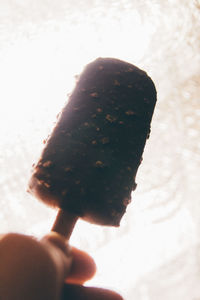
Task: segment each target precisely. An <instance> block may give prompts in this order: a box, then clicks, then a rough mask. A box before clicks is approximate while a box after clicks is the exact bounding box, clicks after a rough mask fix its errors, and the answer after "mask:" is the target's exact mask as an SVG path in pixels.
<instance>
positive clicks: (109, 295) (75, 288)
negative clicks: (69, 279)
mask: <svg viewBox="0 0 200 300" xmlns="http://www.w3.org/2000/svg"><path fill="white" fill-rule="evenodd" d="M61 299H62V300H71V299H73V300H123V298H122V297H121V296H120V295H119V294H117V293H115V292H113V291H110V290H106V289H101V288H94V287H84V286H81V285H73V284H66V285H64V288H63V293H62V297H61Z"/></svg>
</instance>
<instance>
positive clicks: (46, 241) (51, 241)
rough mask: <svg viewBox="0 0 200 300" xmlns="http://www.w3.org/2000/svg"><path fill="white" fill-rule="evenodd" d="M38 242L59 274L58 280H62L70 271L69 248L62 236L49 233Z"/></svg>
mask: <svg viewBox="0 0 200 300" xmlns="http://www.w3.org/2000/svg"><path fill="white" fill-rule="evenodd" d="M40 242H41V243H42V244H43V246H44V247H45V248H46V250H47V251H48V253H49V254H50V256H51V258H52V260H53V262H54V264H55V266H56V269H57V271H58V273H59V277H60V279H62V280H64V279H65V278H66V277H67V275H68V274H69V273H70V270H71V265H72V250H71V246H70V245H69V244H68V242H67V241H66V239H65V238H64V237H63V236H62V235H60V234H58V233H56V232H50V233H49V234H47V235H45V236H44V237H43V238H42V239H41V241H40Z"/></svg>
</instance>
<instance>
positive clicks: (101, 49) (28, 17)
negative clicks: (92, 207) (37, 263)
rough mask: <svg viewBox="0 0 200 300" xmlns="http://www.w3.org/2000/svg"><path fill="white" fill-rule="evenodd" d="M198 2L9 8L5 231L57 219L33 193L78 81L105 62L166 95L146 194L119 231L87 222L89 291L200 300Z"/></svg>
mask: <svg viewBox="0 0 200 300" xmlns="http://www.w3.org/2000/svg"><path fill="white" fill-rule="evenodd" d="M199 36H200V2H199V1H198V0H196V1H195V0H191V1H188V0H182V1H181V0H151V1H150V0H143V1H136V0H115V1H114V0H87V1H81V0H73V1H72V0H59V1H57V0H0V104H1V105H0V195H1V196H0V201H1V209H0V231H1V232H2V233H3V232H9V231H17V232H21V233H25V234H31V235H35V236H38V237H40V236H42V235H43V234H45V233H47V232H48V231H49V230H50V228H51V224H52V223H53V219H54V217H55V214H56V212H55V211H52V210H51V209H50V208H48V207H46V206H44V205H43V204H42V203H39V202H38V201H37V200H36V199H34V198H32V197H31V196H30V195H28V194H27V193H26V185H27V181H28V178H29V175H30V169H31V165H32V163H33V162H34V161H35V160H37V157H38V156H39V154H40V151H41V149H42V147H43V143H42V141H43V140H44V139H45V138H46V137H47V135H48V133H49V132H50V131H51V128H52V126H53V123H54V122H55V120H56V115H57V113H58V112H59V111H60V109H61V108H62V106H63V105H64V103H65V102H66V101H67V94H68V93H69V92H70V91H71V90H72V88H73V86H74V83H75V75H76V74H78V73H80V72H81V70H82V68H83V67H84V65H85V64H87V63H88V62H90V61H92V60H93V59H95V58H96V57H99V56H105V57H106V56H110V57H116V58H119V59H124V60H127V61H129V62H130V63H133V64H135V65H137V66H138V67H140V68H142V69H144V70H146V71H147V72H148V74H149V75H150V76H151V77H152V79H153V80H154V82H155V84H156V87H157V91H158V104H157V107H156V110H155V114H154V119H153V122H152V134H151V138H150V140H149V141H148V143H147V146H146V148H145V153H144V160H143V164H142V166H141V167H140V169H139V172H138V176H137V183H138V188H137V190H136V192H134V194H133V201H132V204H131V205H130V206H129V208H128V212H127V214H126V216H125V217H124V219H123V221H122V223H121V227H120V228H118V229H115V228H102V227H99V226H94V225H91V224H87V223H84V222H82V221H79V222H78V224H77V226H76V229H75V231H74V233H73V236H72V240H71V242H72V243H73V244H74V245H76V246H78V247H80V248H82V249H84V250H87V251H88V252H89V253H90V254H91V255H93V257H94V258H95V260H96V262H97V266H98V272H97V275H96V277H95V278H94V280H93V281H92V282H90V283H89V284H92V285H98V286H102V287H108V288H113V289H115V290H116V291H118V292H120V293H121V294H122V295H123V296H124V298H125V299H127V300H134V299H135V300H160V299H162V300H199V299H200V244H199V243H200V221H199V220H200V199H199V194H200V185H199V181H200V180H199V167H200V133H199V129H200V39H199Z"/></svg>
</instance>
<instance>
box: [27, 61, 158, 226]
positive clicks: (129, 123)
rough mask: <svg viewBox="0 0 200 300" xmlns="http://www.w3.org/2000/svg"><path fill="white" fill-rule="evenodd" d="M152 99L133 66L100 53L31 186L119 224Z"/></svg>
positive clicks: (81, 212) (60, 203) (51, 199)
mask: <svg viewBox="0 0 200 300" xmlns="http://www.w3.org/2000/svg"><path fill="white" fill-rule="evenodd" d="M155 102H156V90H155V86H154V84H153V82H152V80H151V79H150V77H148V75H147V74H146V73H145V72H144V71H142V70H140V69H139V68H137V67H135V66H133V65H131V64H129V63H126V62H123V61H120V60H117V59H112V58H98V59H96V60H95V61H94V62H92V63H90V64H88V65H87V66H86V67H85V69H84V71H83V72H82V74H81V75H80V77H79V79H78V82H77V84H76V87H75V89H74V90H73V92H72V94H71V96H70V98H69V102H68V104H67V105H66V106H65V107H64V108H63V110H62V112H61V114H60V116H59V119H58V122H57V124H56V126H55V128H54V130H53V132H52V134H51V136H50V137H49V139H48V141H47V143H46V146H45V148H44V150H43V153H42V155H41V158H40V160H39V162H38V163H37V164H36V166H35V168H34V170H33V175H32V178H31V180H30V183H29V191H30V192H31V193H33V194H35V195H36V197H38V198H39V199H41V200H43V201H45V202H46V203H47V204H48V205H53V206H57V207H60V208H63V209H65V210H68V211H69V212H72V213H75V214H77V215H78V216H80V217H82V218H84V219H86V220H88V221H90V222H92V223H97V224H102V225H112V226H119V222H120V220H121V217H122V216H123V214H124V213H125V211H126V207H127V204H128V203H129V202H130V200H131V192H132V190H134V189H135V188H136V183H135V176H136V172H137V169H138V167H139V165H140V163H141V160H142V154H143V150H144V146H145V143H146V139H147V138H148V136H149V133H150V123H151V119H152V114H153V110H154V106H155Z"/></svg>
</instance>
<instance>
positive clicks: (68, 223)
mask: <svg viewBox="0 0 200 300" xmlns="http://www.w3.org/2000/svg"><path fill="white" fill-rule="evenodd" d="M77 220H78V216H77V215H74V214H72V213H69V212H68V211H64V210H62V209H60V210H59V211H58V214H57V217H56V220H55V222H54V224H53V226H52V228H51V231H55V232H57V233H59V234H62V235H63V236H64V237H65V238H66V239H67V240H69V239H70V236H71V234H72V231H73V229H74V226H75V224H76V222H77Z"/></svg>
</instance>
